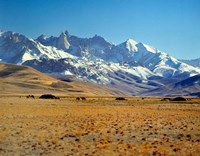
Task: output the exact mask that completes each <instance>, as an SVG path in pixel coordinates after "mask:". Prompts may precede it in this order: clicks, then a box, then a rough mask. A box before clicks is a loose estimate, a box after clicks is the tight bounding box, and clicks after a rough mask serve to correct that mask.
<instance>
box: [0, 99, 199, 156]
mask: <svg viewBox="0 0 200 156" xmlns="http://www.w3.org/2000/svg"><path fill="white" fill-rule="evenodd" d="M199 102H200V101H199V100H198V99H195V100H192V101H188V102H185V103H169V102H161V101H160V99H155V98H144V99H142V98H128V100H126V101H115V100H114V98H113V97H112V98H109V97H107V98H105V97H104V98H103V97H101V98H100V97H90V98H87V100H86V101H76V100H75V98H70V97H68V98H62V99H60V100H41V99H26V98H24V97H22V98H19V97H12V96H10V97H1V98H0V155H24V156H25V155H181V156H182V155H200V104H199Z"/></svg>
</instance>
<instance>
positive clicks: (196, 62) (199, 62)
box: [180, 58, 200, 68]
mask: <svg viewBox="0 0 200 156" xmlns="http://www.w3.org/2000/svg"><path fill="white" fill-rule="evenodd" d="M180 61H182V62H184V63H187V64H189V65H191V66H193V67H198V68H200V58H198V59H193V60H180Z"/></svg>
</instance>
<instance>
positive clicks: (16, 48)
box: [0, 31, 74, 64]
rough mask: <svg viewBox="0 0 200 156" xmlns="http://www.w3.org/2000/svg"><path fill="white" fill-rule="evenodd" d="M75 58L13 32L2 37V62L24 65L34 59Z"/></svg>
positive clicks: (3, 33)
mask: <svg viewBox="0 0 200 156" xmlns="http://www.w3.org/2000/svg"><path fill="white" fill-rule="evenodd" d="M68 57H71V58H73V57H74V56H72V55H70V54H68V53H65V52H64V51H62V50H58V49H56V48H55V47H51V46H44V45H42V44H41V43H39V42H36V41H34V40H33V39H30V38H27V37H25V36H24V35H21V34H18V33H14V32H11V31H8V32H2V33H1V35H0V58H1V60H2V62H9V63H16V64H22V63H23V62H25V61H27V60H32V59H41V58H49V59H60V58H68Z"/></svg>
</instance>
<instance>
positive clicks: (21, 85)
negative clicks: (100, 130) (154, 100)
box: [0, 63, 124, 95]
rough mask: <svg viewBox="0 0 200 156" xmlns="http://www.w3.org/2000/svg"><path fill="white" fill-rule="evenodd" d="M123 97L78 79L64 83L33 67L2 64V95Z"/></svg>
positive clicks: (0, 86)
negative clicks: (48, 94)
mask: <svg viewBox="0 0 200 156" xmlns="http://www.w3.org/2000/svg"><path fill="white" fill-rule="evenodd" d="M45 93H55V94H63V95H118V94H121V95H123V94H124V93H123V92H120V91H117V90H114V89H111V88H108V87H104V86H98V85H96V84H91V83H89V82H88V83H84V82H81V81H78V80H76V79H71V81H70V82H63V81H60V80H57V79H54V78H52V77H49V76H47V75H45V74H43V73H40V72H38V71H36V70H35V69H32V68H31V67H27V66H21V65H13V64H6V63H0V94H45Z"/></svg>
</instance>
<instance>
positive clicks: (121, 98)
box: [115, 97, 126, 100]
mask: <svg viewBox="0 0 200 156" xmlns="http://www.w3.org/2000/svg"><path fill="white" fill-rule="evenodd" d="M115 100H126V99H125V98H124V97H117V98H116V99H115Z"/></svg>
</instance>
